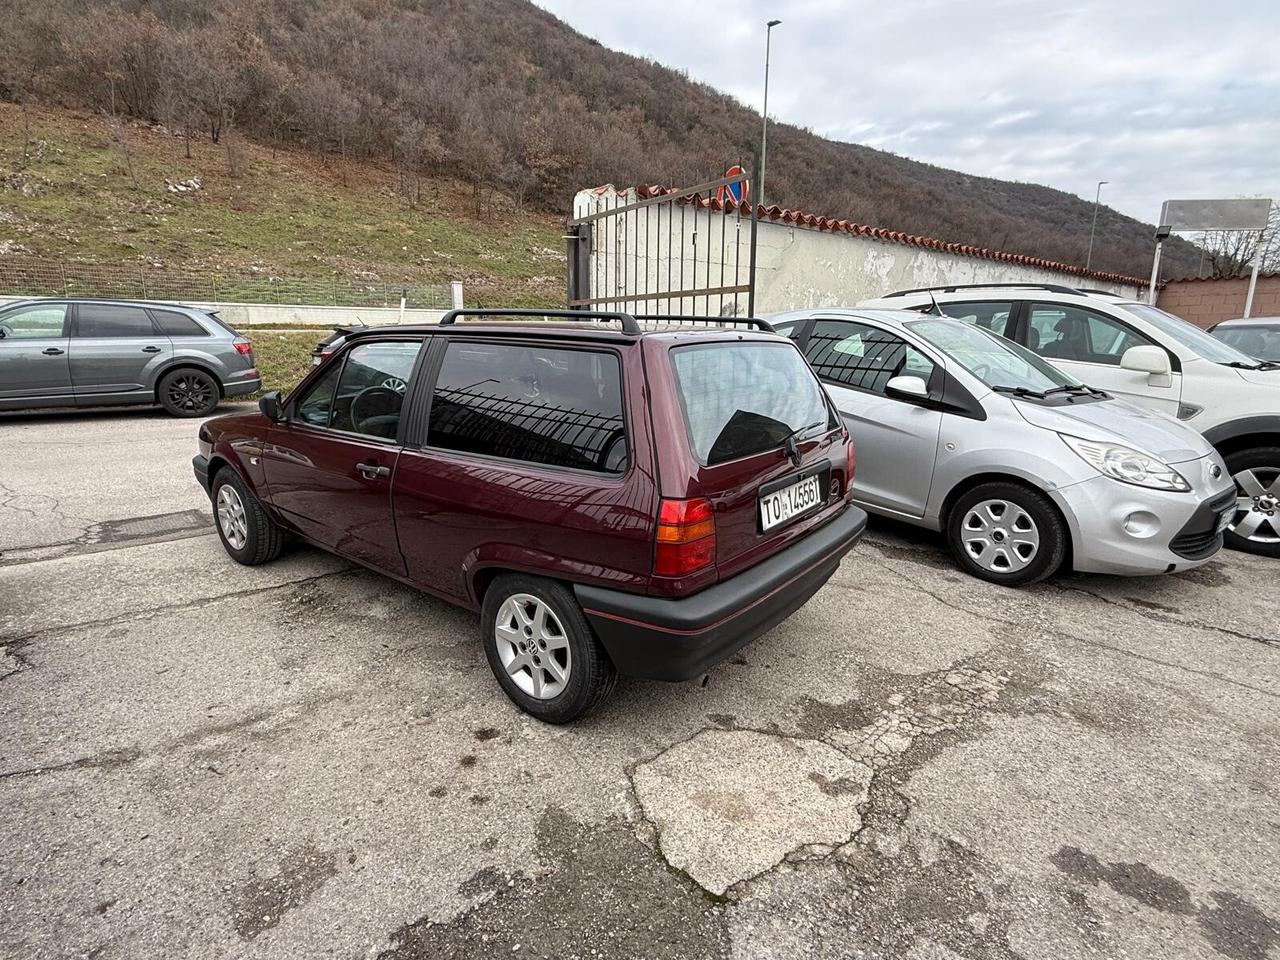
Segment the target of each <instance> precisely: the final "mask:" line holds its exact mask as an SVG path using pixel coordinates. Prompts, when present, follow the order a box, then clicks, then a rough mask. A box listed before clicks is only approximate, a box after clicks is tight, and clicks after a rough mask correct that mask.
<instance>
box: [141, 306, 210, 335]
mask: <svg viewBox="0 0 1280 960" xmlns="http://www.w3.org/2000/svg"><path fill="white" fill-rule="evenodd" d="M151 316H152V317H153V318H154V319H155V321H156V323H157V324H158V325H159V327H160V329H161V331H162V332H164V333H166V334H168V335H169V336H171V337H207V336H208V335H209V332H208V331H207V330H205V328H204V327H202V326H200V324H198V323H196V321H195V320H193V319H191V317H189V316H187V315H186V314H185V313H178V312H177V311H176V310H152V311H151Z"/></svg>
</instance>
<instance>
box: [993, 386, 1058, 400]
mask: <svg viewBox="0 0 1280 960" xmlns="http://www.w3.org/2000/svg"><path fill="white" fill-rule="evenodd" d="M991 389H992V390H994V391H995V392H996V393H1007V394H1010V395H1012V396H1015V397H1035V398H1036V399H1037V400H1043V399H1044V397H1045V395H1044V394H1043V393H1041V392H1040V391H1039V390H1028V389H1027V388H1026V387H1006V386H1004V384H1000V385H999V386H995V387H992V388H991Z"/></svg>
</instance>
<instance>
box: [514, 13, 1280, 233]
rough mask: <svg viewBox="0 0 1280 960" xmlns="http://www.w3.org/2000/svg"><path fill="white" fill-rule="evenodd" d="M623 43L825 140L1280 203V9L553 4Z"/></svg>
mask: <svg viewBox="0 0 1280 960" xmlns="http://www.w3.org/2000/svg"><path fill="white" fill-rule="evenodd" d="M537 2H538V3H539V5H540V6H542V7H544V8H546V9H547V10H550V11H551V12H552V13H554V14H555V15H556V16H558V17H560V18H561V19H563V20H565V21H566V22H567V23H569V24H570V25H571V26H573V27H574V28H575V29H577V30H579V31H581V32H582V33H585V34H587V35H588V36H591V37H594V38H596V39H597V40H599V41H600V42H601V43H603V44H605V45H606V46H609V47H613V48H615V49H621V50H625V51H627V52H628V53H633V54H636V55H639V56H645V57H650V58H652V59H654V60H657V61H659V62H661V63H664V64H666V65H668V66H671V67H675V68H677V69H682V70H687V71H688V72H689V74H690V75H691V76H693V77H694V78H695V79H698V80H701V81H704V82H706V83H709V84H711V85H712V86H714V87H717V88H719V89H721V90H724V91H725V92H727V93H729V94H731V95H733V96H735V97H737V98H738V99H739V100H741V101H743V102H744V103H747V104H749V105H752V106H754V107H756V108H757V109H759V106H760V95H761V86H762V77H763V67H764V23H765V21H766V20H768V19H770V18H772V17H780V18H781V19H782V20H783V23H782V25H781V26H779V27H777V28H776V29H775V30H774V34H773V51H772V69H771V73H770V80H769V113H770V116H771V117H773V118H775V119H780V120H785V121H787V122H790V123H795V124H799V125H801V126H804V127H808V128H810V129H812V130H814V131H815V132H817V133H819V134H822V135H823V136H828V137H832V138H835V139H839V140H851V141H854V142H858V143H864V144H867V145H869V146H874V147H878V148H880V149H884V150H891V151H893V152H895V153H898V154H902V155H905V156H909V157H913V158H915V159H918V160H924V161H927V162H929V163H935V164H938V165H941V166H944V167H952V168H955V169H958V170H963V171H965V172H967V173H972V174H978V175H983V176H993V177H1000V178H1001V179H1009V180H1021V181H1031V182H1036V183H1045V184H1048V185H1050V186H1053V187H1058V188H1059V189H1063V190H1067V191H1070V192H1072V193H1076V194H1078V195H1080V196H1083V197H1085V198H1087V199H1089V200H1092V199H1093V192H1094V184H1095V183H1096V181H1098V180H1109V181H1111V183H1110V184H1109V185H1108V186H1106V187H1104V188H1103V191H1104V192H1103V199H1104V201H1105V202H1107V203H1108V204H1110V205H1111V206H1114V207H1115V208H1116V209H1118V210H1121V211H1123V212H1124V213H1127V214H1130V215H1131V216H1135V217H1139V218H1140V219H1143V220H1146V221H1149V222H1150V221H1153V220H1154V219H1155V218H1156V216H1157V214H1158V213H1159V209H1160V204H1161V202H1162V201H1164V200H1166V199H1169V198H1171V197H1211V196H1258V195H1261V196H1271V197H1275V198H1277V199H1280V162H1277V159H1276V158H1277V157H1280V58H1276V57H1275V56H1274V55H1273V51H1271V50H1270V49H1269V41H1267V42H1263V41H1264V39H1265V38H1271V39H1274V38H1275V37H1277V36H1280V3H1276V2H1275V0H1244V2H1242V3H1240V4H1237V5H1236V6H1234V7H1232V8H1231V11H1230V16H1226V15H1217V11H1215V9H1214V8H1211V7H1205V5H1204V4H1203V3H1202V2H1200V0H1160V2H1155V0H1130V2H1126V3H1115V2H1113V0H1067V2H1065V3H1064V4H1059V5H1048V6H1046V5H1042V4H1032V3H1027V2H1025V0H968V2H965V3H956V2H953V0H900V2H897V3H891V4H870V3H866V2H860V3H852V2H845V0H790V2H787V3H782V2H778V0H774V2H766V0H735V2H733V3H730V2H727V0H702V2H701V3H697V4H694V3H689V2H687V0H681V2H676V0H650V2H648V3H645V4H624V3H621V2H616V0H615V2H605V0H537Z"/></svg>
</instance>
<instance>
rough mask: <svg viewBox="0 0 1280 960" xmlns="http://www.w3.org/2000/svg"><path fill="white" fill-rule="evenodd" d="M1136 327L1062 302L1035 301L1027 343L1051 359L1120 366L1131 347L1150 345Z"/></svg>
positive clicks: (1032, 306) (1041, 354)
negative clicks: (1133, 327)
mask: <svg viewBox="0 0 1280 960" xmlns="http://www.w3.org/2000/svg"><path fill="white" fill-rule="evenodd" d="M1150 344H1151V341H1150V340H1148V339H1147V338H1146V337H1143V336H1141V335H1140V334H1139V333H1137V331H1135V330H1133V329H1131V328H1130V327H1127V326H1125V325H1124V324H1122V323H1120V322H1119V321H1117V320H1112V319H1111V318H1110V317H1104V316H1103V315H1102V314H1100V313H1094V312H1093V311H1092V310H1083V309H1081V308H1080V307H1072V306H1067V305H1066V304H1060V303H1033V304H1031V317H1030V321H1029V326H1028V330H1027V347H1028V348H1029V349H1031V350H1032V351H1034V352H1035V353H1038V354H1040V356H1042V357H1045V358H1047V359H1050V360H1078V361H1080V362H1081V363H1106V364H1110V365H1111V366H1119V365H1120V358H1121V357H1122V356H1124V352H1125V351H1126V350H1128V349H1129V348H1130V347H1141V346H1147V345H1150Z"/></svg>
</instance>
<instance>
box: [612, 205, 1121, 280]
mask: <svg viewBox="0 0 1280 960" xmlns="http://www.w3.org/2000/svg"><path fill="white" fill-rule="evenodd" d="M610 189H613V186H612V184H610V185H608V186H603V187H598V188H597V192H599V193H603V192H605V191H607V190H610ZM678 190H679V188H678V187H664V186H661V185H660V184H650V183H642V184H640V185H639V186H637V187H636V188H635V195H636V197H637V198H639V199H647V198H649V197H660V196H674V195H675V194H676V192H677V191H678ZM623 192H626V191H623ZM677 200H678V201H679V202H681V203H688V204H690V205H692V206H696V207H698V208H699V209H702V210H705V209H707V208H710V209H712V210H715V211H717V212H726V213H733V212H735V211H737V210H739V208H741V210H742V211H743V212H744V213H746V214H747V215H748V216H749V215H750V207H749V205H748V204H746V203H739V202H737V201H735V200H728V201H725V202H724V203H721V202H720V201H719V200H717V199H716V198H714V197H712V198H710V199H708V198H707V197H703V196H684V197H677ZM756 216H757V217H759V218H761V219H763V220H770V221H773V222H775V223H778V222H781V223H789V224H792V225H794V226H798V227H809V228H813V229H815V230H820V231H827V232H829V233H848V234H852V235H854V236H860V237H871V238H873V239H875V240H884V241H887V242H889V243H901V244H904V245H907V246H912V247H921V248H923V249H926V250H940V251H942V252H944V253H954V254H958V255H960V256H963V257H978V258H980V259H983V260H996V261H999V262H1001V263H1016V264H1020V265H1022V266H1028V267H1039V268H1040V269H1042V270H1053V271H1055V272H1057V273H1065V274H1069V275H1070V276H1073V277H1087V278H1090V279H1093V280H1105V281H1107V282H1109V283H1122V284H1125V285H1127V286H1138V287H1145V286H1146V285H1147V281H1146V280H1144V279H1142V278H1141V277H1130V276H1126V275H1125V274H1123V273H1110V272H1108V271H1104V270H1086V269H1084V267H1077V266H1073V265H1072V264H1069V263H1058V262H1057V261H1054V260H1046V259H1044V258H1043V257H1032V256H1028V255H1026V254H1023V253H1010V252H1009V251H1007V250H990V249H988V248H986V247H975V246H971V245H969V244H967V243H954V242H951V241H947V240H938V239H936V238H934V237H918V236H915V235H914V234H909V233H902V232H901V231H899V230H887V229H885V228H884V227H872V226H868V225H867V224H864V223H855V222H854V221H852V220H840V219H836V218H834V217H823V216H819V215H817V214H813V213H804V212H803V211H800V210H788V209H786V208H784V207H780V206H778V205H777V204H770V205H769V206H767V207H761V206H757V207H756Z"/></svg>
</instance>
